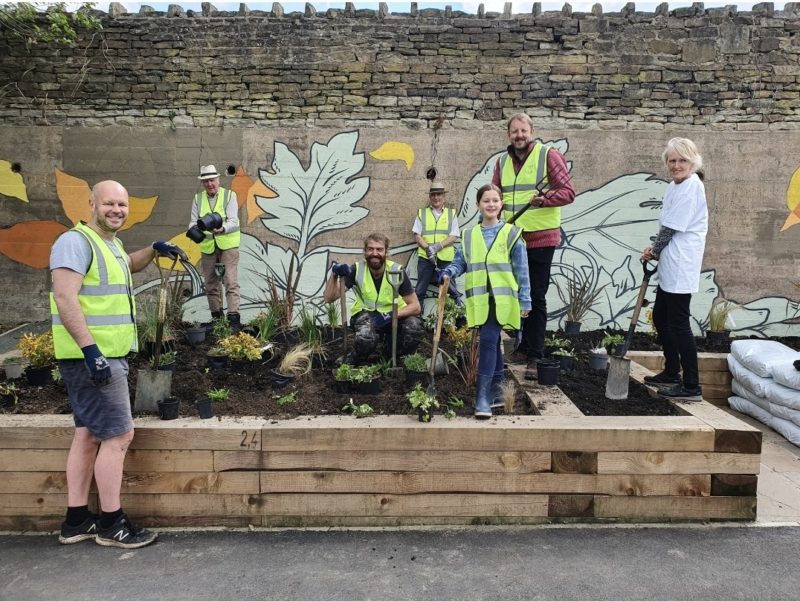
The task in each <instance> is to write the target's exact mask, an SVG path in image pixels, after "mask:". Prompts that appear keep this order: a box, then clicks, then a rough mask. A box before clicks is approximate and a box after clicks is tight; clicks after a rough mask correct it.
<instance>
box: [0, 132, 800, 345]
mask: <svg viewBox="0 0 800 601" xmlns="http://www.w3.org/2000/svg"><path fill="white" fill-rule="evenodd" d="M358 142H359V133H358V132H357V131H348V132H342V133H339V134H336V135H334V136H332V137H331V138H330V139H329V140H328V141H327V142H314V143H313V144H312V146H311V148H310V150H309V156H308V157H307V158H306V157H301V156H298V155H297V154H296V153H295V151H294V150H293V149H291V148H290V147H289V146H287V145H286V144H284V143H282V142H275V144H274V149H273V157H272V162H271V164H270V165H269V167H268V168H261V169H259V170H258V174H257V178H256V179H253V178H251V177H250V175H248V174H247V173H246V172H245V170H244V169H243V168H242V167H239V168H238V170H237V172H236V174H235V175H234V177H233V179H232V181H231V184H230V188H231V189H233V190H234V191H235V192H236V193H237V197H238V199H239V205H240V209H241V214H240V217H241V220H242V223H243V224H247V225H249V226H250V227H249V228H248V229H249V230H251V231H252V229H253V228H256V227H258V226H260V227H263V228H264V230H265V231H264V236H263V238H264V240H262V237H261V236H259V235H254V234H253V233H243V234H242V242H241V249H240V250H241V256H240V266H239V279H240V284H241V295H242V306H241V313H242V318H243V321H247V320H249V319H251V318H252V317H254V316H255V315H256V314H257V313H258V312H259V311H260V310H262V309H263V308H264V307H265V306H266V304H267V302H268V299H269V298H270V290H269V287H270V285H271V284H272V283H274V285H275V286H276V287H277V288H278V289H279V290H285V289H286V288H287V286H288V285H289V283H290V278H291V281H292V283H296V303H297V305H298V306H300V305H303V306H305V307H306V308H307V309H310V310H312V311H316V312H318V313H320V314H321V313H322V311H323V308H322V304H321V303H322V291H323V288H324V285H325V280H326V277H327V274H328V268H329V265H330V263H331V260H332V258H334V256H335V257H337V258H340V259H341V257H342V255H351V258H352V260H356V259H357V258H358V257H359V256H360V255H361V252H362V251H361V240H360V239H356V237H354V236H348V235H347V234H346V231H347V230H348V229H349V228H352V227H353V226H354V225H356V224H358V223H360V222H362V221H363V220H364V219H366V217H367V216H368V215H369V214H370V207H369V199H368V192H369V189H370V178H369V176H368V175H367V174H366V173H365V168H366V166H367V156H369V158H370V160H374V161H396V162H397V164H398V168H401V169H402V168H405V170H406V171H410V170H411V168H412V166H413V164H414V160H415V153H414V149H413V148H412V147H411V146H410V145H409V144H406V143H403V142H397V141H393V140H389V141H386V142H384V143H383V144H382V145H380V146H379V147H378V148H376V149H374V150H372V151H370V152H368V153H366V152H361V151H358V150H357V147H358ZM546 143H547V144H550V145H552V146H553V147H555V148H557V149H558V150H560V151H561V152H562V153H563V154H564V155H565V156H566V157H567V159H569V154H568V153H569V143H568V141H567V140H566V139H560V140H550V141H546ZM499 155H500V153H497V154H495V155H493V156H491V157H489V158H488V159H487V160H486V162H485V163H484V164H483V165H482V166H480V168H478V169H477V171H476V172H475V173H474V175H473V177H472V178H471V180H470V181H469V183H468V184H467V186H466V189H465V191H464V194H463V196H462V197H461V198H460V199H459V200H457V201H456V202H455V207H456V209H457V211H458V219H459V224H460V226H461V229H462V230H464V229H467V228H469V227H472V226H473V225H475V224H476V223H477V219H478V213H477V208H476V205H475V202H474V198H475V192H476V191H477V189H478V188H479V187H480V186H482V185H484V184H486V183H488V182H489V181H490V180H491V173H492V169H493V166H494V164H495V161H496V160H497V157H498V156H499ZM569 166H570V169H571V168H572V165H571V164H570V165H569ZM55 178H56V191H57V194H58V198H59V200H60V201H61V204H62V207H63V210H64V214H65V216H66V218H67V220H68V221H69V222H71V223H73V224H74V223H77V222H78V221H79V220H80V219H85V218H86V217H87V216H88V206H87V202H88V198H89V184H88V183H87V182H86V181H84V180H82V179H80V178H78V177H76V176H73V175H70V174H67V173H64V172H62V171H60V170H56V171H55ZM665 188H666V182H665V181H663V180H661V179H659V178H658V177H656V176H655V175H654V174H652V173H632V174H625V175H622V176H620V177H617V178H615V179H613V180H611V181H609V182H607V183H606V184H604V185H603V186H600V187H599V188H596V189H593V190H587V191H584V192H582V193H580V194H578V196H577V198H576V201H575V203H574V204H573V205H571V206H570V207H568V208H567V209H565V210H564V212H563V216H562V227H563V231H564V243H563V244H562V246H561V247H560V248H559V249H557V251H556V254H555V257H554V263H553V285H552V286H551V289H550V293H549V295H548V308H549V311H550V324H549V327H550V328H556V327H558V326H559V325H561V323H562V321H563V319H564V313H565V306H564V301H563V300H562V299H561V297H560V295H559V293H558V292H559V289H561V290H562V291H565V290H566V286H567V282H568V281H570V280H572V279H574V278H575V277H581V278H582V279H584V280H587V281H589V282H590V283H591V286H592V288H594V289H600V290H601V294H600V300H599V301H598V303H597V304H596V305H595V306H594V307H593V309H592V311H591V315H590V318H589V319H587V320H585V321H586V322H587V323H586V325H585V327H584V329H596V328H602V329H606V328H613V329H625V328H627V327H628V325H629V319H630V314H631V312H632V309H633V305H634V303H635V300H636V295H637V293H638V287H639V285H640V282H641V277H642V273H641V267H640V265H639V262H638V257H639V254H640V252H641V249H642V248H643V247H644V246H646V245H647V244H648V240H649V236H653V235H655V233H656V232H657V230H658V215H659V211H660V208H661V197H662V196H663V193H664V190H665ZM0 194H2V195H4V196H6V197H8V198H14V199H18V200H19V201H22V202H28V198H27V192H26V187H25V184H24V181H23V178H22V176H21V175H20V174H19V173H18V172H17V171H16V170H15V169H14V168H13V165H12V164H11V163H9V162H7V161H5V160H0ZM786 198H787V208H788V215H787V217H786V221H785V223H784V224H783V227H782V229H781V231H785V230H786V229H788V228H789V227H792V226H794V225H797V224H798V223H800V169H798V170H797V171H795V173H794V174H793V176H792V177H791V180H790V183H789V185H788V189H787V194H786ZM157 201H158V196H152V197H148V198H136V197H131V216H130V218H129V220H128V223H127V224H126V226H125V229H127V228H131V227H141V226H142V225H144V226H145V227H146V222H147V220H148V219H149V217H150V215H151V213H152V211H153V208H154V207H155V205H156V202H157ZM421 202H422V199H421ZM412 220H413V215H410V216H409V224H408V229H409V231H410V228H411V222H412ZM254 223H255V224H256V225H255V226H254V225H253V224H254ZM181 227H182V226H181ZM66 229H67V228H66V226H64V225H63V224H61V223H59V222H57V221H29V222H22V223H17V224H15V225H13V226H11V227H8V228H4V229H2V230H0V253H2V254H3V255H5V256H6V257H8V258H9V259H11V260H13V261H16V262H18V263H21V264H23V265H26V266H28V267H30V268H34V269H46V268H47V260H48V258H49V247H50V245H52V242H53V240H55V238H56V237H57V236H58V235H60V234H61V233H62V232H63V231H66ZM267 233H269V235H267ZM330 233H338V235H328V236H323V234H330ZM409 237H410V235H409ZM359 238H360V237H359ZM267 239H269V240H271V241H265V240H267ZM329 240H336V241H337V242H339V244H338V245H333V244H330V243H329V242H328V241H329ZM172 241H173V242H175V243H176V244H178V245H180V246H181V247H182V248H183V249H184V250H186V252H187V253H188V254H189V256H190V263H192V264H196V263H197V262H198V261H199V258H200V254H199V248H198V246H197V245H195V244H194V243H192V242H191V241H190V240H188V239H187V238H186V237H185V235H184V230H183V229H180V231H178V232H177V233H176V234H175V236H174V237H173V238H172ZM415 248H416V246H415V244H413V243H409V244H405V245H401V246H398V247H394V248H392V254H393V255H394V256H395V257H401V258H402V257H403V256H405V255H407V256H408V259H407V262H406V269H407V271H408V273H409V276H410V277H411V278H412V280H414V279H415V278H416V261H417V254H416V253H415V252H411V251H413V250H414V249H415ZM162 266H166V265H165V264H162ZM189 270H190V273H189V274H188V276H189V277H188V280H187V281H188V282H189V285H190V291H189V298H188V299H187V301H186V303H185V305H184V318H185V320H187V321H208V319H209V313H208V308H207V304H206V300H205V296H204V292H203V287H202V280H201V278H200V277H199V275H198V274H197V272H196V270H195V269H193V268H191V267H190V268H189ZM183 275H184V276H185V275H187V274H183ZM715 278H716V274H715V271H714V270H713V269H711V270H707V271H704V272H703V274H702V280H701V286H700V291H699V292H698V293H697V294H696V295H694V296H693V299H692V314H693V318H694V320H695V321H694V324H693V326H694V329H695V331H696V332H697V333H698V334H699V333H701V332H703V331H704V330H705V329H706V327H707V318H706V315H707V314H708V310H709V308H710V307H711V305H712V303H713V302H714V301H715V299H718V298H719V297H720V291H719V287H718V286H717V284H716V281H715ZM462 279H463V278H462ZM156 285H158V280H153V281H150V282H146V283H144V284H143V285H141V286H139V287H138V288H137V294H141V293H144V292H146V291H148V290H149V289H151V288H153V287H154V286H156ZM460 285H461V286H463V281H462V282H460ZM432 293H433V290H431V294H432ZM648 296H649V298H651V299H652V298H654V296H655V283H653V284H652V289H651V290H650V292H649V294H648ZM426 306H427V307H428V308H429V310H430V309H431V308H432V307H433V303H426ZM648 317H649V313H648V312H647V311H644V312H643V315H642V318H641V319H642V323H640V324H639V327H640V328H641V329H643V330H647V329H649V328H650V326H649V323H648ZM798 317H800V303H798V302H797V301H792V300H790V299H786V298H782V297H762V298H758V299H756V300H752V301H750V302H747V303H744V304H740V305H737V308H736V309H735V311H734V312H733V314H732V316H731V318H730V323H729V326H730V327H731V329H732V330H733V331H734V332H735V333H736V335H739V336H746V335H753V334H754V335H760V336H786V335H797V334H799V333H800V325H798V324H796V323H793V322H794V321H797V318H798Z"/></svg>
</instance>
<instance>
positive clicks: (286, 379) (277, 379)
mask: <svg viewBox="0 0 800 601" xmlns="http://www.w3.org/2000/svg"><path fill="white" fill-rule="evenodd" d="M269 373H270V375H271V376H272V387H273V388H286V387H287V386H288V385H289V384H291V383H292V381H293V380H294V376H292V375H289V374H282V373H281V372H279V371H278V370H276V369H272V370H270V372H269Z"/></svg>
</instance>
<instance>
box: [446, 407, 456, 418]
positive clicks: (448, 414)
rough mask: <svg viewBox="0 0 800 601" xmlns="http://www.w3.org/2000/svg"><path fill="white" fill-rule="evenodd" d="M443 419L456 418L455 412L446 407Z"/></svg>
mask: <svg viewBox="0 0 800 601" xmlns="http://www.w3.org/2000/svg"><path fill="white" fill-rule="evenodd" d="M444 417H445V419H453V418H455V417H456V412H455V411H453V410H452V409H450V408H449V407H448V408H447V411H445V412H444Z"/></svg>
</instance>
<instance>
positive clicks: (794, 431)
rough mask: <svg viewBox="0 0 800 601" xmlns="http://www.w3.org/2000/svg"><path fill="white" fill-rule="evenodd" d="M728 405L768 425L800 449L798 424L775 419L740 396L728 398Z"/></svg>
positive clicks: (799, 427) (799, 428)
mask: <svg viewBox="0 0 800 601" xmlns="http://www.w3.org/2000/svg"><path fill="white" fill-rule="evenodd" d="M728 405H730V406H731V408H733V409H735V410H736V411H739V412H741V413H746V414H747V415H749V416H751V417H754V418H756V419H757V420H758V421H760V422H761V423H763V424H766V425H767V426H769V427H770V428H772V429H773V430H775V431H776V432H778V434H780V435H781V436H783V437H784V438H785V439H786V440H788V441H789V442H791V443H792V444H793V445H797V446H799V447H800V426H797V425H796V424H793V423H792V422H790V421H787V420H785V419H781V418H779V417H775V416H774V415H771V414H770V413H768V412H767V411H764V410H763V409H762V408H761V407H759V406H758V405H754V404H753V403H751V402H750V401H748V400H747V399H744V398H742V397H740V396H731V397H728Z"/></svg>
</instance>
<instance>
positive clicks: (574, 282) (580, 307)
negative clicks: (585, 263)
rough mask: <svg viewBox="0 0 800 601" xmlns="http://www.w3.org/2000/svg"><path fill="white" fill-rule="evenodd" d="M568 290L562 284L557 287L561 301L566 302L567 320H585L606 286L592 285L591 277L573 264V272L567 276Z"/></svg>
mask: <svg viewBox="0 0 800 601" xmlns="http://www.w3.org/2000/svg"><path fill="white" fill-rule="evenodd" d="M566 280H567V290H566V292H564V291H562V290H561V287H560V286H557V287H556V290H557V292H558V296H559V297H560V298H561V302H563V303H564V305H565V309H566V315H565V317H566V319H567V321H575V322H579V321H583V318H584V317H586V314H587V313H588V312H589V310H590V309H591V308H592V306H594V304H595V303H596V302H597V299H598V298H600V294H601V293H602V292H603V288H605V286H600V287H599V288H594V287H592V281H591V278H589V277H588V276H585V275H584V274H583V272H582V271H581V270H580V269H575V266H574V265H573V266H572V274H571V275H570V276H568V277H567V279H566Z"/></svg>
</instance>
